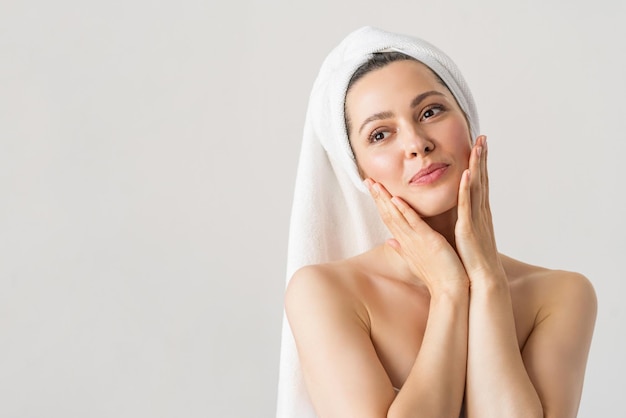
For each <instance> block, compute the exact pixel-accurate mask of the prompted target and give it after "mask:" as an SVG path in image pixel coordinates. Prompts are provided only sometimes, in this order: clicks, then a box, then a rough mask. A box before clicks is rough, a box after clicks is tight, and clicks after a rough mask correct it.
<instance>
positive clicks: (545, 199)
mask: <svg viewBox="0 0 626 418" xmlns="http://www.w3.org/2000/svg"><path fill="white" fill-rule="evenodd" d="M217 3H218V2H210V1H209V2H207V1H191V0H182V1H149V0H124V1H119V0H117V1H116V0H113V1H99V2H96V1H91V2H90V1H78V0H75V1H72V0H58V1H54V2H48V1H43V0H39V1H17V0H4V1H2V2H1V3H0V399H1V401H0V416H2V417H181V416H182V417H271V416H273V415H274V411H275V397H276V384H277V376H278V358H279V341H280V327H281V315H282V292H283V286H284V269H285V266H284V263H285V251H286V240H287V229H288V218H289V213H290V205H291V197H292V193H293V184H294V174H295V170H296V163H297V156H298V151H299V146H300V136H301V132H302V125H303V121H304V113H305V110H306V104H307V99H308V94H309V91H310V88H311V85H312V83H313V80H314V78H315V75H316V73H317V71H318V69H319V66H320V65H321V62H322V60H323V58H324V57H325V55H326V54H327V53H328V51H329V50H330V49H331V48H332V47H333V46H334V45H335V44H337V43H338V42H339V40H340V39H342V38H343V37H344V36H345V35H346V34H347V33H349V32H350V31H352V30H354V29H356V28H358V27H360V26H363V25H373V26H378V27H381V28H384V29H388V30H393V31H398V32H404V33H409V34H413V35H416V36H420V37H423V38H425V39H427V40H429V41H431V42H432V43H434V44H436V45H438V46H439V47H441V48H442V49H443V50H444V51H446V52H447V53H448V54H449V55H450V56H452V57H453V59H454V60H455V61H456V62H457V64H458V65H459V66H460V68H461V69H462V71H463V72H464V74H465V76H466V78H467V80H468V82H469V84H470V86H471V87H472V89H473V91H474V94H475V97H476V100H477V103H478V107H479V111H480V115H481V120H482V131H483V133H485V134H487V135H488V136H489V139H490V150H491V152H490V174H491V184H492V205H493V208H494V212H495V223H496V229H497V231H496V232H497V237H498V242H499V246H500V249H501V250H502V251H503V252H505V253H507V254H509V255H512V256H515V257H518V258H520V259H522V260H525V261H527V262H531V263H537V264H541V265H545V266H548V267H553V268H563V269H568V270H575V271H579V272H582V273H584V274H585V275H587V276H588V277H589V278H590V279H591V280H592V281H593V283H594V285H595V287H596V290H597V293H598V297H599V302H600V308H599V314H598V321H597V326H596V332H595V338H594V342H593V346H592V351H591V356H590V360H589V365H588V372H587V379H586V386H585V391H584V395H583V399H582V404H581V412H580V416H581V417H599V416H618V415H619V414H621V413H622V412H621V411H623V396H624V387H623V378H624V376H625V375H626V365H625V362H624V353H626V338H625V332H624V329H625V327H624V321H625V308H624V305H625V304H624V294H625V286H624V268H623V263H624V254H625V252H626V251H625V250H626V245H625V243H626V239H625V237H624V233H625V232H626V228H625V221H624V218H625V215H624V214H625V212H626V211H625V205H624V203H623V199H624V191H625V187H624V184H623V183H624V180H623V178H624V168H623V164H622V162H623V161H624V158H625V151H626V146H625V143H626V135H625V134H624V131H625V130H626V125H625V122H624V121H625V118H626V116H625V109H626V106H624V97H626V82H625V74H626V58H625V53H624V40H625V39H626V25H625V24H624V22H626V6H625V5H626V2H623V1H619V0H615V1H594V2H588V1H567V0H562V1H560V2H549V1H539V0H536V1H528V2H502V1H496V0H493V1H488V0H480V1H472V2H466V1H462V0H459V1H448V2H430V1H413V2H404V1H384V2H382V1H379V0H378V1H357V0H349V1H331V0H325V1H311V2H307V3H301V4H300V3H298V2H290V1H286V0H285V1H279V0H268V1H248V2H233V3H228V5H226V2H219V5H217ZM222 3H224V4H222Z"/></svg>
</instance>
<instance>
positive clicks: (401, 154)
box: [285, 61, 597, 418]
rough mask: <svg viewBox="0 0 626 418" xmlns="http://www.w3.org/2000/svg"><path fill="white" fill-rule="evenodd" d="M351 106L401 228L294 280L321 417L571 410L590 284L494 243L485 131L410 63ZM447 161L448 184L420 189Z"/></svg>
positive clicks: (296, 323)
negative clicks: (475, 133)
mask: <svg viewBox="0 0 626 418" xmlns="http://www.w3.org/2000/svg"><path fill="white" fill-rule="evenodd" d="M428 92H431V93H429V94H427V95H425V96H424V93H428ZM432 92H435V93H432ZM420 97H421V98H422V100H421V101H420V100H416V99H417V98H420ZM346 108H347V111H348V116H349V126H350V140H351V145H352V148H353V150H354V152H355V155H356V158H357V161H358V164H359V168H360V170H361V173H362V175H363V176H364V177H365V178H366V180H365V182H366V185H367V186H368V188H369V190H370V193H371V195H372V198H373V199H374V201H375V202H376V205H377V207H378V210H379V212H380V214H381V218H382V220H383V221H384V222H385V224H386V225H387V227H388V229H389V230H390V232H391V234H392V236H393V238H392V239H390V240H389V241H388V242H387V243H385V244H384V245H381V246H378V247H376V248H373V249H372V250H370V251H368V252H366V253H363V254H361V255H359V256H356V257H353V258H349V259H345V260H340V261H336V262H332V263H326V264H321V265H314V266H307V267H304V268H302V269H300V270H298V271H297V272H296V273H295V275H294V277H293V278H292V279H291V281H290V284H289V287H288V289H287V294H286V301H285V302H286V304H285V306H286V312H287V317H288V319H289V323H290V326H291V329H292V331H293V334H294V337H295V339H296V344H297V348H298V354H299V357H300V361H301V364H302V369H303V373H304V377H305V382H306V384H307V389H308V391H309V394H310V396H311V399H312V401H313V404H314V406H315V409H316V412H317V414H318V416H320V417H322V418H326V417H364V418H367V417H372V418H374V417H375V418H382V417H394V418H395V417H459V416H466V417H477V418H488V417H498V418H501V417H507V418H512V417H549V418H557V417H558V418H561V417H563V418H565V417H575V416H576V413H577V410H578V405H579V402H580V396H581V392H582V386H583V378H584V373H585V367H586V361H587V356H588V352H589V347H590V343H591V337H592V334H593V328H594V324H595V317H596V309H597V307H596V297H595V293H594V290H593V287H592V285H591V284H590V282H589V281H588V280H587V279H586V278H585V277H584V276H582V275H580V274H577V273H571V272H566V271H560V270H549V269H545V268H541V267H537V266H531V265H528V264H525V263H522V262H520V261H517V260H514V259H512V258H510V257H507V256H505V255H503V254H500V253H499V252H498V251H497V247H496V240H495V235H494V231H493V225H492V217H491V210H490V207H489V180H488V173H487V156H488V146H487V141H486V138H485V137H484V136H480V137H479V138H477V139H476V141H475V143H474V145H472V144H471V142H470V138H469V129H468V127H467V123H466V121H465V118H464V115H463V113H462V111H461V110H460V108H459V107H458V105H457V104H456V101H455V100H454V98H453V96H452V95H451V94H450V92H449V91H448V90H447V88H446V87H445V86H443V85H441V83H440V82H438V80H437V79H436V78H435V77H434V76H433V74H432V73H431V72H430V70H429V69H428V68H426V67H425V66H423V65H422V64H420V63H418V62H415V61H399V62H394V63H391V64H388V65H387V66H385V67H383V68H382V69H378V70H375V71H373V72H371V73H368V74H367V75H365V76H364V77H363V78H362V79H361V80H359V81H358V82H357V83H355V85H354V86H353V87H352V89H351V90H350V92H349V93H348V95H347V98H346ZM372 115H378V116H381V117H377V118H371V116H372ZM368 120H369V122H367V121H368ZM363 122H366V123H365V124H363ZM442 162H443V163H445V164H447V166H446V167H447V168H446V170H445V173H444V174H443V175H442V176H441V177H440V178H438V179H437V180H435V181H434V182H432V183H429V184H419V185H416V184H414V183H411V181H410V179H411V178H412V177H413V175H414V174H415V173H416V172H417V171H418V170H419V169H421V168H423V167H426V166H427V165H429V164H431V163H442ZM394 387H395V388H400V390H399V391H398V392H396V390H394Z"/></svg>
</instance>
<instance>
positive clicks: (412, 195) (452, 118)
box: [346, 60, 471, 217]
mask: <svg viewBox="0 0 626 418" xmlns="http://www.w3.org/2000/svg"><path fill="white" fill-rule="evenodd" d="M346 116H347V120H348V127H349V136H350V143H351V145H352V149H353V151H354V154H355V156H356V160H357V163H358V165H359V169H360V171H361V174H362V176H363V177H369V178H372V179H373V180H374V181H377V182H379V183H382V184H383V185H384V186H385V188H386V189H387V190H388V191H389V193H391V194H392V195H393V196H399V197H401V198H402V199H404V200H405V201H406V202H407V203H408V204H409V205H411V206H412V207H413V208H414V209H415V210H416V211H417V212H418V213H419V214H420V215H421V216H423V217H431V216H435V215H439V214H441V213H444V212H446V211H448V210H450V209H452V208H454V207H455V206H456V205H457V196H458V189H459V183H460V180H461V175H462V173H463V171H464V170H465V169H466V168H467V167H468V163H469V155H470V150H471V138H470V133H469V129H468V125H467V122H466V120H465V116H464V114H463V111H462V110H461V109H460V108H459V106H458V104H457V103H456V100H455V99H454V96H452V93H450V91H448V89H447V88H446V87H445V86H444V85H442V84H441V82H439V80H438V79H437V78H436V76H435V75H434V74H433V73H432V72H431V70H430V69H429V68H428V67H426V66H425V65H423V64H422V63H419V62H417V61H413V60H405V61H395V62H392V63H390V64H388V65H386V66H385V67H383V68H381V69H377V70H374V71H371V72H369V73H367V74H366V75H364V76H363V77H362V78H361V79H359V80H357V81H356V82H355V83H354V84H353V85H352V87H351V88H350V90H349V91H348V94H347V96H346Z"/></svg>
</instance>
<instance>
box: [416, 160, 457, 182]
mask: <svg viewBox="0 0 626 418" xmlns="http://www.w3.org/2000/svg"><path fill="white" fill-rule="evenodd" d="M447 169H448V164H444V163H434V164H431V165H429V166H428V167H425V168H422V169H421V170H420V171H418V172H417V174H415V175H414V176H413V177H412V178H411V180H410V181H409V184H418V185H423V184H430V183H433V182H435V181H437V180H438V179H439V178H440V177H441V176H443V175H444V174H445V172H446V171H447Z"/></svg>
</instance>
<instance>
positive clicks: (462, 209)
mask: <svg viewBox="0 0 626 418" xmlns="http://www.w3.org/2000/svg"><path fill="white" fill-rule="evenodd" d="M472 174H473V173H472V172H471V171H470V170H469V169H467V170H465V171H463V174H462V175H461V183H460V184H459V201H458V209H457V215H458V220H459V222H461V225H463V226H464V227H469V225H471V221H472V193H471V182H472V179H471V177H472Z"/></svg>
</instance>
